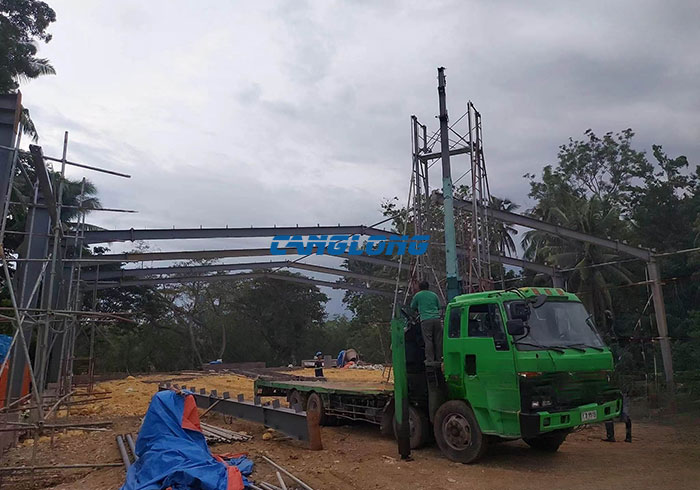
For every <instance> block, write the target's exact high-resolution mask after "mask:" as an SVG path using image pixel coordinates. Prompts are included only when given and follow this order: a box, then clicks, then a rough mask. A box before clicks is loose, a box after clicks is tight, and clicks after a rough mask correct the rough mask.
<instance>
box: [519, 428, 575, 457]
mask: <svg viewBox="0 0 700 490" xmlns="http://www.w3.org/2000/svg"><path fill="white" fill-rule="evenodd" d="M568 435H569V431H568V430H565V429H564V430H553V431H552V432H548V433H546V434H542V435H541V436H537V437H529V438H527V439H526V438H523V441H525V442H526V443H527V445H528V446H530V447H531V448H532V449H536V450H538V451H544V452H547V453H556V452H557V450H558V449H559V446H561V445H562V443H563V442H564V440H566V436H568Z"/></svg>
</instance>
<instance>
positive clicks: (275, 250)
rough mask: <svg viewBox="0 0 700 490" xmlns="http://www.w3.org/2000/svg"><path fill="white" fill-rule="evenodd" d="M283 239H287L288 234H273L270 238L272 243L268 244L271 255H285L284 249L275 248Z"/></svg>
mask: <svg viewBox="0 0 700 490" xmlns="http://www.w3.org/2000/svg"><path fill="white" fill-rule="evenodd" d="M283 240H289V235H275V237H274V238H273V239H272V243H271V244H270V253H271V254H272V255H286V253H287V252H285V250H284V249H279V248H277V246H278V245H279V244H280V242H281V241H283Z"/></svg>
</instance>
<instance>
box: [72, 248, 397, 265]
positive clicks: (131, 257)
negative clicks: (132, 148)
mask: <svg viewBox="0 0 700 490" xmlns="http://www.w3.org/2000/svg"><path fill="white" fill-rule="evenodd" d="M279 250H283V251H284V252H285V255H299V253H298V252H297V249H295V248H282V249H279ZM266 255H271V254H270V249H269V248H248V249H233V250H185V251H181V252H143V253H141V252H136V253H125V254H104V255H96V256H94V257H90V258H85V259H80V263H81V264H82V265H83V267H87V266H93V265H99V264H113V263H115V262H157V261H161V260H162V261H165V260H213V259H224V258H232V257H263V256H266ZM274 257H279V256H277V255H276V256H274ZM333 257H339V258H343V259H349V260H357V261H359V262H366V263H368V264H374V265H379V266H384V267H392V268H394V269H398V268H399V263H398V262H395V261H393V260H389V259H382V258H379V257H370V256H368V255H350V254H347V253H344V254H341V255H334V256H333ZM66 262H71V259H66ZM401 270H409V266H408V265H406V264H403V265H402V266H401Z"/></svg>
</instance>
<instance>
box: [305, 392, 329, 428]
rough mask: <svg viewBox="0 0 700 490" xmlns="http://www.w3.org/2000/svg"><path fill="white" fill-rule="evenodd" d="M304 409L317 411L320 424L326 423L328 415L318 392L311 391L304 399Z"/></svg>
mask: <svg viewBox="0 0 700 490" xmlns="http://www.w3.org/2000/svg"><path fill="white" fill-rule="evenodd" d="M306 411H307V412H309V413H317V414H318V420H319V423H320V424H321V425H328V421H329V417H328V416H327V415H326V411H325V410H324V408H323V400H321V395H319V394H318V393H311V394H310V395H309V397H308V398H307V399H306Z"/></svg>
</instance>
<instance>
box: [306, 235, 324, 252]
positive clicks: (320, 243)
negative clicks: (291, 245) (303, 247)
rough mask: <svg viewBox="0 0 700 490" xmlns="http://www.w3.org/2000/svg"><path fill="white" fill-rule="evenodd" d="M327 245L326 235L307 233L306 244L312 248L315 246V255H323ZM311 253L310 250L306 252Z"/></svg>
mask: <svg viewBox="0 0 700 490" xmlns="http://www.w3.org/2000/svg"><path fill="white" fill-rule="evenodd" d="M327 245H328V235H309V241H308V246H309V247H311V250H313V248H314V247H317V248H316V255H323V254H324V253H326V246H327ZM308 253H311V252H308Z"/></svg>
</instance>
